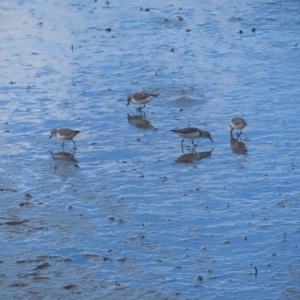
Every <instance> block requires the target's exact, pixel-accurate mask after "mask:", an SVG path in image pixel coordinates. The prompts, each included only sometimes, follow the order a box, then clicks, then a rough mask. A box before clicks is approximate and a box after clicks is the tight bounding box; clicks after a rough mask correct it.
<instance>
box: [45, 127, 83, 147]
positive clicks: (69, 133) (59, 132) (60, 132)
mask: <svg viewBox="0 0 300 300" xmlns="http://www.w3.org/2000/svg"><path fill="white" fill-rule="evenodd" d="M79 132H80V131H79V130H73V129H69V128H61V129H53V130H52V131H51V135H50V137H49V139H50V138H51V137H52V136H56V137H57V138H58V139H60V140H62V141H63V144H62V147H64V145H65V140H72V141H73V144H74V149H76V144H75V141H74V140H73V137H74V136H75V135H77V134H78V133H79Z"/></svg>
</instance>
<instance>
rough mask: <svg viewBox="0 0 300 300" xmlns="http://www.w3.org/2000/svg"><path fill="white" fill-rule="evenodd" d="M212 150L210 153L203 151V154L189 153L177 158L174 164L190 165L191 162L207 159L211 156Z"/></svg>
mask: <svg viewBox="0 0 300 300" xmlns="http://www.w3.org/2000/svg"><path fill="white" fill-rule="evenodd" d="M213 150H214V148H212V149H211V150H210V151H204V152H190V153H185V154H182V155H181V156H179V157H178V158H177V159H176V160H175V163H177V164H191V163H193V162H196V161H199V160H201V159H204V158H208V157H210V156H211V154H212V152H213Z"/></svg>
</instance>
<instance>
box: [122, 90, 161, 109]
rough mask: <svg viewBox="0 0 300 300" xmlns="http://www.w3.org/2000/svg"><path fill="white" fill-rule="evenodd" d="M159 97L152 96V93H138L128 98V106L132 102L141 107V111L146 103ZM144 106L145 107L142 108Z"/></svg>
mask: <svg viewBox="0 0 300 300" xmlns="http://www.w3.org/2000/svg"><path fill="white" fill-rule="evenodd" d="M157 96H158V95H156V94H151V93H145V92H138V93H133V94H131V95H129V96H128V98H127V106H128V105H129V103H130V102H131V103H132V104H137V105H139V106H140V107H139V108H138V110H141V109H142V108H144V107H145V106H146V105H145V104H146V103H148V102H149V101H151V100H152V98H153V97H157ZM142 105H144V106H142Z"/></svg>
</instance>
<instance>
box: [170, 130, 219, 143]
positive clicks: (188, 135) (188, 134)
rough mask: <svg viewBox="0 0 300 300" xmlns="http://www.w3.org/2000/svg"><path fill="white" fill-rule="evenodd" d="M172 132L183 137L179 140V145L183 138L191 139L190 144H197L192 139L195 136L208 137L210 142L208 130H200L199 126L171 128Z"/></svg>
mask: <svg viewBox="0 0 300 300" xmlns="http://www.w3.org/2000/svg"><path fill="white" fill-rule="evenodd" d="M171 131H173V132H175V133H176V134H178V135H179V136H181V137H183V140H182V141H181V146H183V141H184V139H191V140H192V144H193V145H195V146H197V145H196V144H194V139H196V138H201V137H202V138H207V139H210V140H211V141H212V142H213V140H212V138H211V136H210V133H209V132H208V131H202V130H200V129H199V128H196V127H187V128H183V129H173V130H171Z"/></svg>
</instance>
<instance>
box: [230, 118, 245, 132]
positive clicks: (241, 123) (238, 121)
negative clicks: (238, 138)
mask: <svg viewBox="0 0 300 300" xmlns="http://www.w3.org/2000/svg"><path fill="white" fill-rule="evenodd" d="M229 126H230V128H231V131H230V134H231V135H232V131H233V130H234V129H236V134H237V135H241V134H242V130H243V128H244V127H246V126H247V122H246V121H245V119H244V118H239V117H236V118H232V119H231V122H230V125H229ZM238 130H240V133H238Z"/></svg>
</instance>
